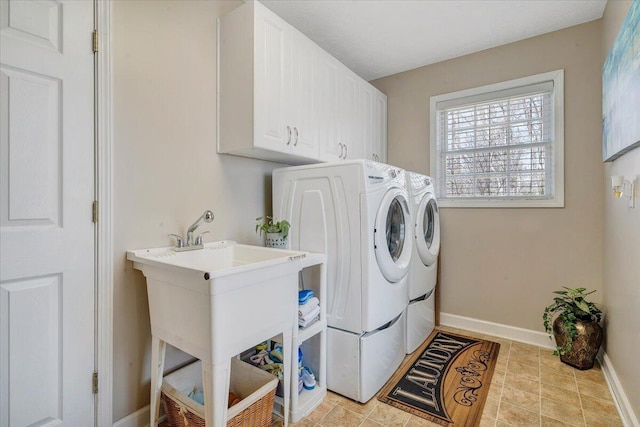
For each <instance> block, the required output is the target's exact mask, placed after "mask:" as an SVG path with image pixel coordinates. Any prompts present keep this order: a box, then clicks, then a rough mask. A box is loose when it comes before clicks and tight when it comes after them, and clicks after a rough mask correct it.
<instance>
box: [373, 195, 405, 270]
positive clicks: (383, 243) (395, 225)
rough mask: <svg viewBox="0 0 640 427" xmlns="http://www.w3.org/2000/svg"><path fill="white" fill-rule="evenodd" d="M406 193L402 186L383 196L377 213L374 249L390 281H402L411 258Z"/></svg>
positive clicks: (379, 263)
mask: <svg viewBox="0 0 640 427" xmlns="http://www.w3.org/2000/svg"><path fill="white" fill-rule="evenodd" d="M410 223H411V217H410V216H409V204H408V203H407V196H406V193H405V192H403V191H402V190H401V189H399V188H395V189H391V190H389V191H388V192H387V194H385V195H384V198H383V199H382V203H381V204H380V208H379V209H378V213H377V215H376V223H375V227H376V228H375V233H374V244H375V246H374V248H375V254H376V261H377V262H378V266H379V267H380V271H381V272H382V274H383V275H384V277H385V278H386V279H387V280H388V281H390V282H397V281H399V280H401V279H402V278H403V277H404V276H405V275H406V274H407V271H408V267H409V262H410V261H411V249H412V248H411V246H412V241H411V240H412V239H411V229H410V226H409V224H410Z"/></svg>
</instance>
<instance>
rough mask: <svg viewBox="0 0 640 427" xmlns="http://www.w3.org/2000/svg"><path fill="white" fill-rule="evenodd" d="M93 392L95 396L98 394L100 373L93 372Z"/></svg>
mask: <svg viewBox="0 0 640 427" xmlns="http://www.w3.org/2000/svg"><path fill="white" fill-rule="evenodd" d="M91 390H92V391H93V394H98V371H93V376H92V379H91Z"/></svg>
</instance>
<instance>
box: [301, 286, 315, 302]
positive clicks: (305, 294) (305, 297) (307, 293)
mask: <svg viewBox="0 0 640 427" xmlns="http://www.w3.org/2000/svg"><path fill="white" fill-rule="evenodd" d="M311 298H313V290H311V289H303V290H301V291H298V304H300V305H302V304H304V303H306V302H307V301H309V300H310V299H311Z"/></svg>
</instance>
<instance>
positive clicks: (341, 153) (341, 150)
mask: <svg viewBox="0 0 640 427" xmlns="http://www.w3.org/2000/svg"><path fill="white" fill-rule="evenodd" d="M338 147H340V155H339V156H338V158H340V159H344V157H342V156H343V155H344V145H342V142H338Z"/></svg>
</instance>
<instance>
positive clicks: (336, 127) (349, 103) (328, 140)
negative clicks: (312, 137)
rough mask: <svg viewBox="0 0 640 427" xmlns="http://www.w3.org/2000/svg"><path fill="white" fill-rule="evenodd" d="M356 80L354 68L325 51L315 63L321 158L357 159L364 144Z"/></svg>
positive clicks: (323, 159)
mask: <svg viewBox="0 0 640 427" xmlns="http://www.w3.org/2000/svg"><path fill="white" fill-rule="evenodd" d="M358 80H359V77H357V76H356V75H355V74H353V72H351V71H350V70H349V69H348V68H347V67H345V66H344V65H342V64H341V63H340V62H338V60H337V59H335V58H334V57H332V56H331V55H329V54H328V53H326V52H321V53H320V56H319V66H318V89H319V121H318V126H319V129H318V132H319V136H320V140H319V145H320V156H319V157H320V160H322V161H327V162H329V161H334V160H343V159H358V158H361V157H362V153H363V147H362V142H361V140H360V138H359V123H358V122H357V116H358V105H357V99H358Z"/></svg>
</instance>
